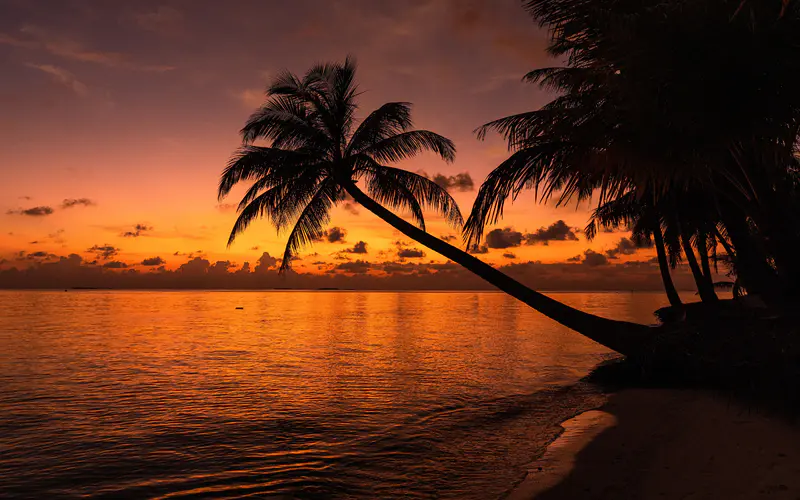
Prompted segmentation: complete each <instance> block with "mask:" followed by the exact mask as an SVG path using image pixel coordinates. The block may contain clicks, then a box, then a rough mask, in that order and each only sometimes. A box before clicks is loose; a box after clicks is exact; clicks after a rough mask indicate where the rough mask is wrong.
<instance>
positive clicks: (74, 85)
mask: <svg viewBox="0 0 800 500" xmlns="http://www.w3.org/2000/svg"><path fill="white" fill-rule="evenodd" d="M25 66H27V67H29V68H35V69H38V70H39V71H43V72H45V73H47V74H48V75H50V78H51V79H52V80H53V81H55V82H56V83H59V84H61V85H63V86H65V87H67V88H68V89H70V90H72V91H73V92H75V93H76V94H77V95H79V96H81V97H86V96H87V95H89V87H87V86H86V84H85V83H83V82H82V81H80V80H78V78H77V77H76V76H75V75H73V74H72V73H70V72H69V71H67V70H65V69H64V68H59V67H58V66H53V65H52V64H35V63H27V64H26V65H25Z"/></svg>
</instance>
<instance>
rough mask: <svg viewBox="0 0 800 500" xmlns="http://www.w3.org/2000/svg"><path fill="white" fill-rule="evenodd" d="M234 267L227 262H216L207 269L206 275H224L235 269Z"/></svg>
mask: <svg viewBox="0 0 800 500" xmlns="http://www.w3.org/2000/svg"><path fill="white" fill-rule="evenodd" d="M235 267H236V265H235V264H234V263H233V262H231V261H229V260H218V261H216V262H215V263H214V264H212V265H210V266H209V267H208V271H207V272H208V274H215V275H220V274H222V275H226V274H228V270H229V269H233V268H235Z"/></svg>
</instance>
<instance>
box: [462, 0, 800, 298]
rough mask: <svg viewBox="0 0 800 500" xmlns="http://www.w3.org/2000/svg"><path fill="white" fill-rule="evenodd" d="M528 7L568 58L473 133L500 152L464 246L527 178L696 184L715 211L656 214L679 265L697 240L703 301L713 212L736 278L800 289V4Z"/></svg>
mask: <svg viewBox="0 0 800 500" xmlns="http://www.w3.org/2000/svg"><path fill="white" fill-rule="evenodd" d="M525 5H526V8H527V9H528V10H529V11H530V13H531V14H532V15H533V16H534V18H536V19H537V20H538V21H539V23H540V24H542V25H545V26H547V27H548V28H549V29H550V32H551V37H552V38H551V43H550V46H549V51H550V52H551V53H552V54H553V55H555V56H557V57H560V58H562V59H563V60H565V61H566V65H565V66H563V67H555V68H544V69H538V70H535V71H532V72H531V73H529V74H528V75H527V76H526V79H527V80H528V81H530V82H535V83H539V84H541V85H542V86H543V87H544V88H546V89H548V90H554V91H556V92H557V93H558V95H557V97H556V98H554V99H553V100H552V101H551V102H549V103H548V104H546V105H545V106H543V107H542V108H541V109H539V110H536V111H531V112H527V113H521V114H518V115H514V116H510V117H507V118H503V119H500V120H497V121H494V122H491V123H489V124H487V125H486V126H484V127H482V128H480V129H479V130H478V134H479V137H483V136H485V134H486V133H487V132H488V131H490V130H494V131H497V132H499V133H501V134H502V135H503V136H504V137H505V138H506V139H507V141H508V143H509V147H510V148H511V150H512V154H511V156H510V157H509V158H508V159H507V160H506V161H504V162H503V163H501V164H500V165H499V166H498V167H497V168H496V169H495V170H494V171H493V172H491V173H490V174H489V176H488V177H487V179H486V181H485V182H484V184H483V185H482V186H481V188H480V189H479V192H478V196H477V199H476V203H475V205H474V207H473V210H472V213H471V214H470V217H469V218H468V220H467V224H466V228H465V234H466V236H467V238H468V241H469V242H470V244H476V243H477V242H478V241H479V240H480V238H481V236H482V233H483V229H484V227H486V225H487V224H492V223H494V222H496V221H497V220H498V219H499V218H500V217H501V216H502V212H503V206H504V203H505V201H506V199H508V198H510V197H511V198H513V197H515V196H517V195H519V194H520V192H521V191H522V190H524V189H526V188H533V189H534V192H535V194H536V195H537V196H538V197H539V198H541V199H545V200H546V199H551V198H552V199H555V200H556V202H557V203H559V204H562V203H565V202H567V201H570V200H575V199H577V200H586V199H589V198H590V197H592V196H594V197H595V199H597V201H598V204H599V205H602V204H604V203H607V202H609V201H613V200H615V199H618V198H620V197H621V196H624V195H625V194H627V193H631V192H636V193H639V194H641V193H644V192H648V193H652V195H653V196H654V197H655V199H654V203H655V204H660V203H661V201H660V200H661V199H662V198H665V197H669V198H671V199H673V200H675V199H677V200H679V201H678V202H677V206H680V205H681V200H682V197H683V196H685V195H686V194H687V193H702V194H703V196H704V197H705V198H706V199H707V200H708V202H709V204H710V205H712V206H713V207H714V208H713V214H712V217H711V219H710V220H708V221H706V223H704V224H699V225H698V224H694V223H690V221H687V220H684V218H683V216H685V215H686V212H685V211H684V213H683V214H682V216H681V217H677V215H676V213H673V214H667V215H670V216H671V217H672V218H673V219H674V221H673V222H674V223H671V224H670V225H669V226H667V227H665V233H664V234H665V237H666V236H667V233H668V230H670V229H678V228H677V224H678V223H680V226H681V228H682V229H681V230H678V233H679V234H678V236H677V237H678V238H679V239H678V240H676V241H680V242H681V246H683V248H684V250H685V253H686V257H687V259H688V260H689V262H690V264H691V262H692V259H691V257H693V254H694V252H693V251H692V252H689V251H688V249H690V248H691V247H692V245H694V247H695V248H697V250H698V253H699V255H700V262H699V263H698V265H697V266H696V267H697V269H696V271H697V272H695V273H694V274H695V278H696V279H697V280H698V287H699V288H702V290H701V293H702V294H705V296H706V297H707V298H708V299H709V300H712V301H713V287H711V289H709V286H710V277H709V276H708V275H709V273H710V266H708V265H707V264H708V257H707V255H708V253H709V248H708V241H709V238H708V235H709V234H711V233H712V232H713V231H712V226H713V225H715V224H716V223H717V221H719V222H721V223H722V225H723V226H724V227H725V230H726V234H727V236H728V238H729V243H730V246H731V247H732V249H733V250H734V251H735V253H736V269H737V273H738V275H739V277H740V279H741V280H742V281H743V283H744V284H745V286H746V288H747V289H748V291H751V292H756V293H759V294H762V295H764V296H775V295H783V294H797V293H798V290H799V289H800V259H796V258H793V255H794V253H795V250H794V247H795V245H796V242H797V241H798V240H799V239H800V221H798V218H797V217H786V216H785V214H786V213H792V212H791V210H794V209H796V208H797V200H798V190H797V187H796V186H797V184H796V182H795V178H796V175H797V174H796V172H797V170H798V160H797V158H796V156H795V153H796V148H797V144H798V130H799V129H800V93H799V92H797V91H796V89H797V88H798V86H799V85H800V2H797V1H785V2H778V1H765V2H752V1H741V0H709V1H703V2H697V1H691V0H677V1H671V2H661V1H656V0H633V1H629V0H626V1H622V0H611V1H605V0H530V1H526V2H525ZM662 215H663V214H662ZM681 233H682V234H681ZM684 240H686V241H685V243H684ZM690 254H691V255H690ZM695 260H696V259H695ZM692 267H695V266H692ZM704 270H705V272H704Z"/></svg>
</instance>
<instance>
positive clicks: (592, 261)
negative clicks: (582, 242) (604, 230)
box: [581, 250, 608, 267]
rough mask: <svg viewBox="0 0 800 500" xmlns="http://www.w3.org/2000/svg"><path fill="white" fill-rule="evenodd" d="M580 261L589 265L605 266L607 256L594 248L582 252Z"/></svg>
mask: <svg viewBox="0 0 800 500" xmlns="http://www.w3.org/2000/svg"><path fill="white" fill-rule="evenodd" d="M581 263H582V264H584V265H587V266H589V267H597V266H605V265H607V264H608V258H607V257H606V256H605V255H603V254H601V253H597V252H595V251H594V250H586V251H585V252H583V261H582V262H581Z"/></svg>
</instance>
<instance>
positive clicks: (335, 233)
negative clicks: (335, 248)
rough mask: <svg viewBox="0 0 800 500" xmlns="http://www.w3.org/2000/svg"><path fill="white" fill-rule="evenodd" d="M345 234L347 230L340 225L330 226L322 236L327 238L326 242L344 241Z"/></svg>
mask: <svg viewBox="0 0 800 500" xmlns="http://www.w3.org/2000/svg"><path fill="white" fill-rule="evenodd" d="M346 236H347V231H346V230H345V229H343V228H341V227H332V228H330V229H328V230H327V231H325V235H324V238H325V239H327V240H328V243H344V239H345V237H346Z"/></svg>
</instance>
